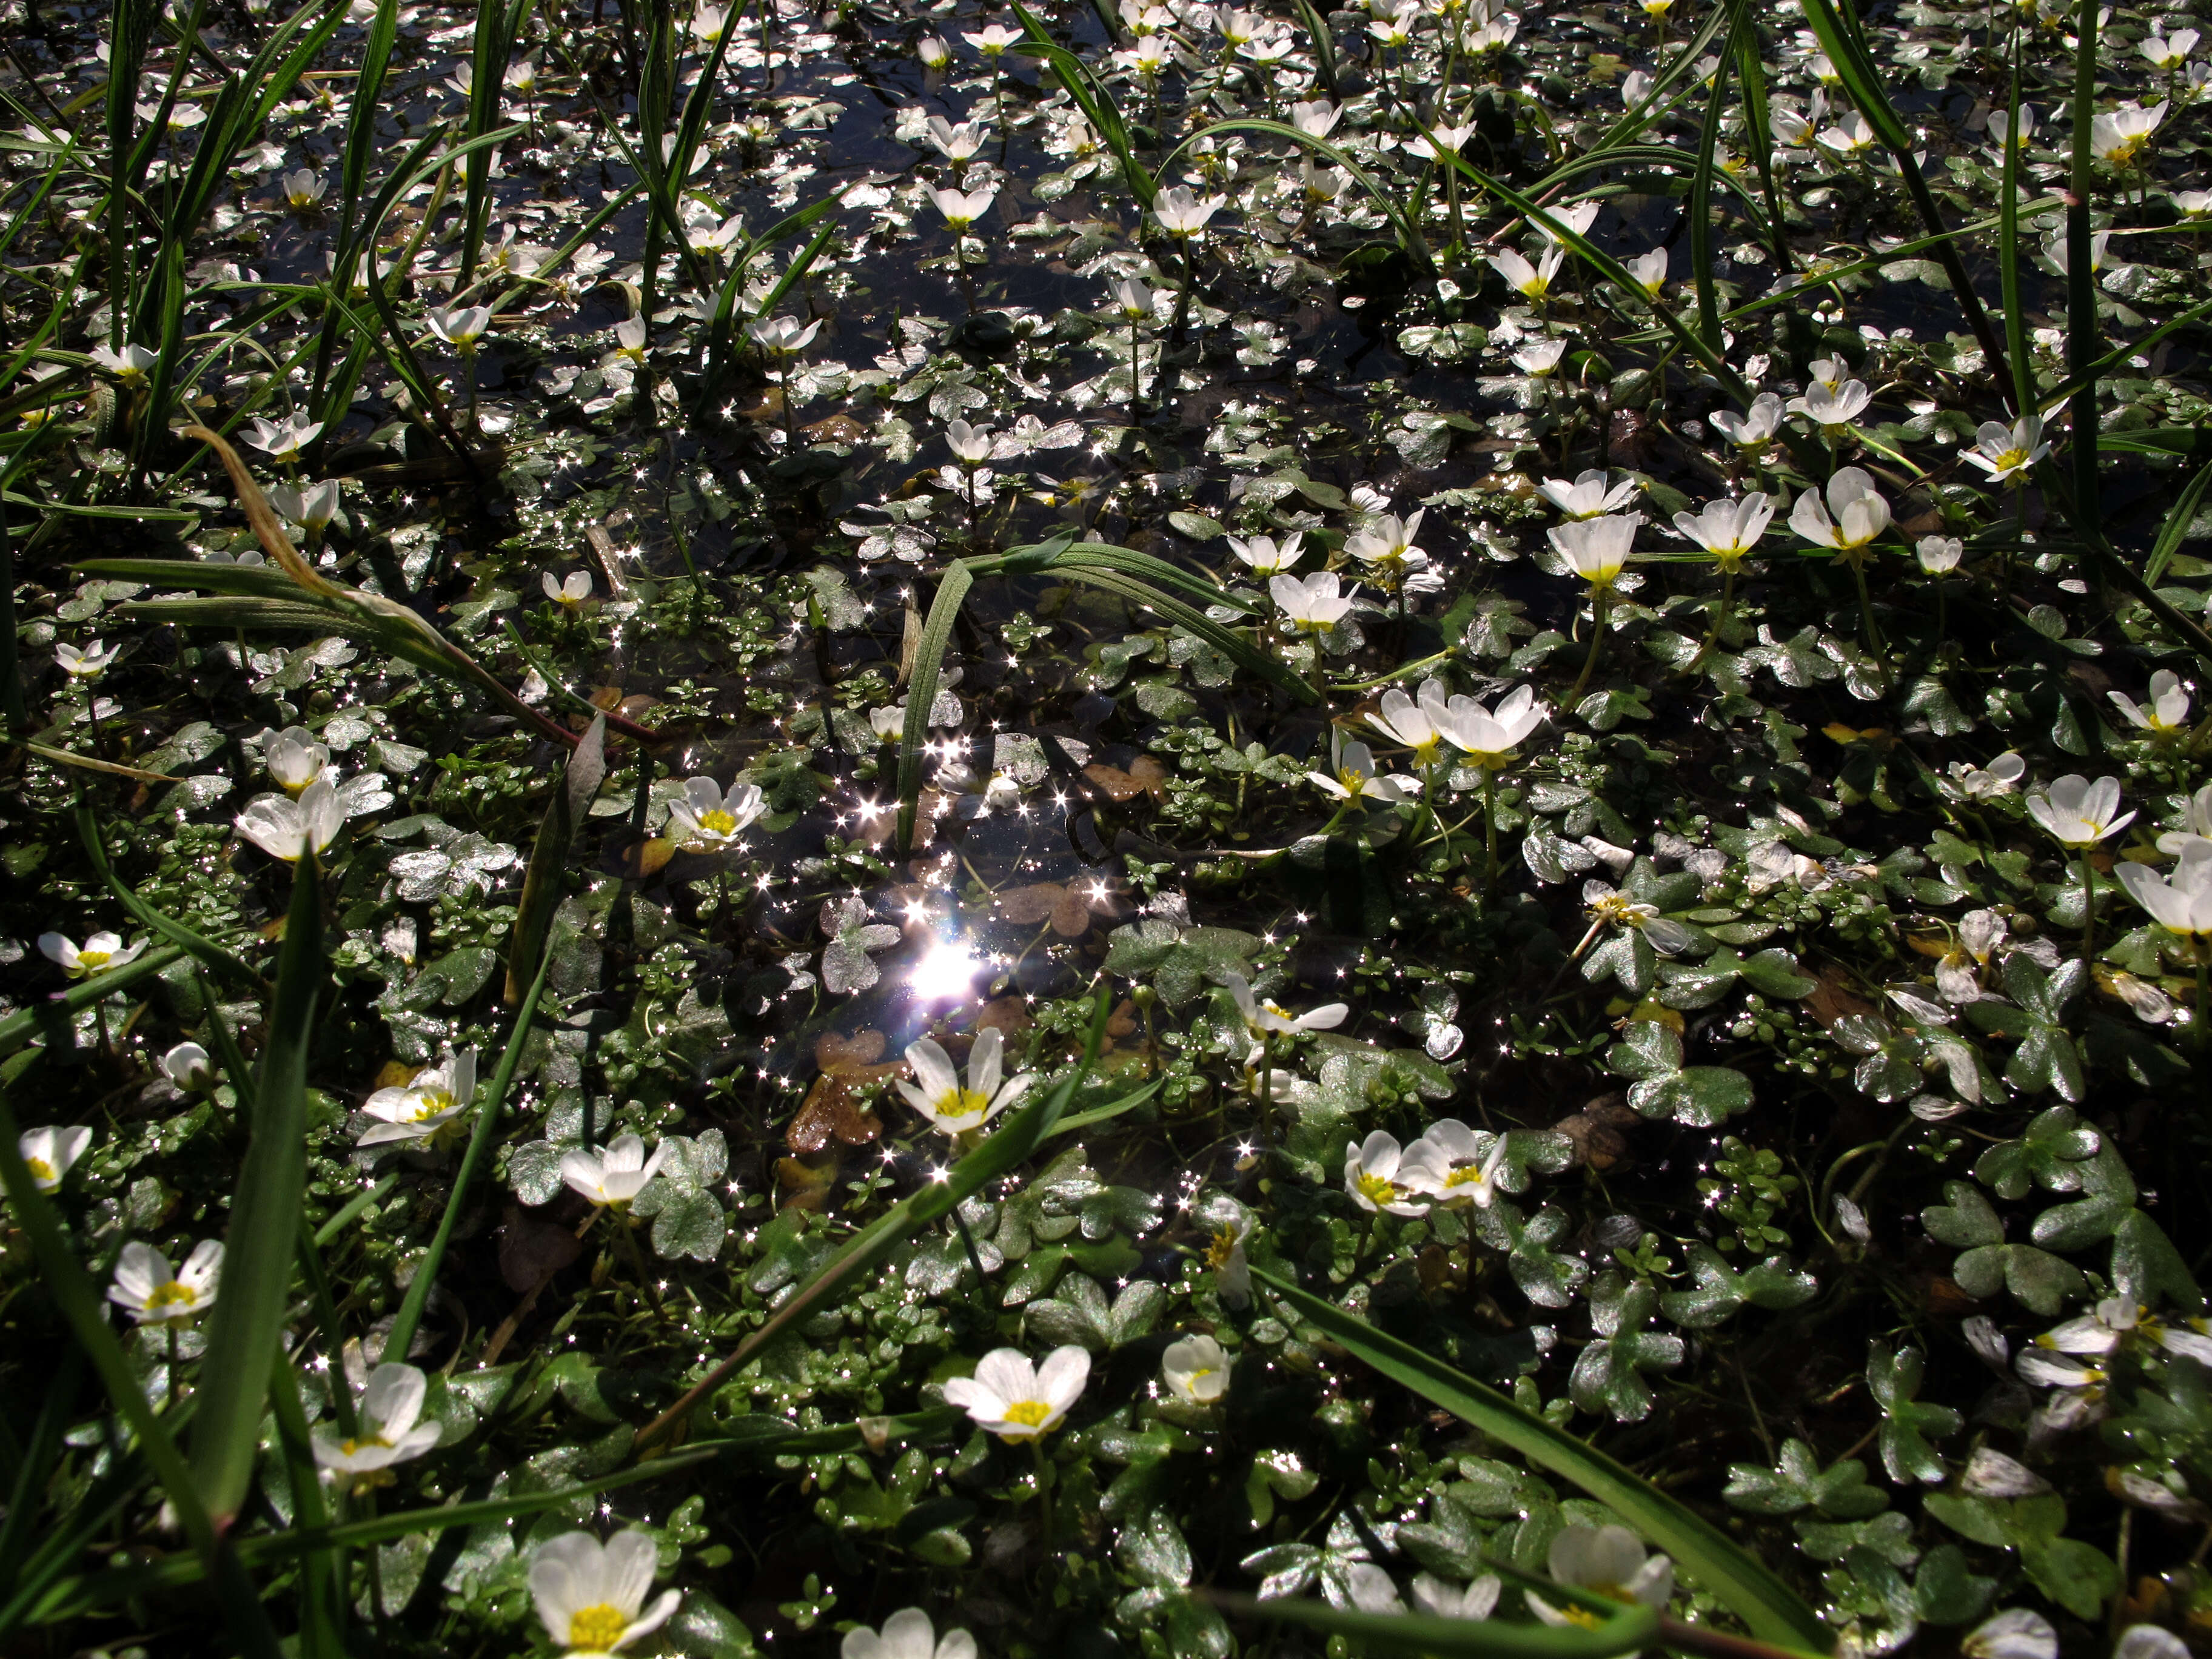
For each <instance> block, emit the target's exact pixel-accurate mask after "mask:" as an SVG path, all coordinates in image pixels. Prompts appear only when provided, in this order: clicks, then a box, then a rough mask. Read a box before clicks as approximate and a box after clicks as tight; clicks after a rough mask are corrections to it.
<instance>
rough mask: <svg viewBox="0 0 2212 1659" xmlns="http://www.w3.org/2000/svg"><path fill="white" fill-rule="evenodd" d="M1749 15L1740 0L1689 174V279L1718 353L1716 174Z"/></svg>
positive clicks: (1703, 327) (1704, 331) (1702, 324)
mask: <svg viewBox="0 0 2212 1659" xmlns="http://www.w3.org/2000/svg"><path fill="white" fill-rule="evenodd" d="M1749 18H1750V13H1749V12H1748V11H1747V9H1744V7H1743V5H1742V3H1741V0H1738V3H1737V6H1736V8H1735V24H1734V26H1733V27H1734V33H1733V34H1732V35H1731V37H1730V40H1729V50H1728V51H1726V52H1723V53H1721V58H1720V65H1719V67H1718V68H1717V69H1715V70H1713V87H1712V91H1711V93H1709V94H1706V98H1705V122H1704V124H1703V125H1701V126H1700V127H1699V129H1698V166H1697V171H1696V172H1695V173H1692V174H1691V176H1690V281H1691V283H1692V286H1693V287H1694V288H1695V289H1696V291H1697V295H1698V332H1699V334H1700V335H1702V336H1703V337H1704V338H1705V343H1706V344H1707V345H1709V346H1711V348H1712V349H1714V350H1715V351H1716V352H1718V351H1720V350H1722V349H1723V348H1724V346H1725V342H1724V341H1723V339H1722V337H1721V299H1720V290H1719V289H1718V288H1717V286H1716V285H1715V283H1714V280H1713V175H1714V174H1715V173H1717V172H1718V171H1719V167H1718V166H1717V159H1718V156H1719V152H1720V141H1721V106H1722V105H1723V102H1725V101H1726V100H1727V97H1728V81H1729V70H1730V69H1731V68H1733V67H1734V66H1735V61H1736V56H1737V54H1736V52H1735V43H1736V40H1738V39H1740V38H1741V36H1742V35H1743V34H1744V33H1746V32H1747V30H1748V29H1749V27H1750V22H1749Z"/></svg>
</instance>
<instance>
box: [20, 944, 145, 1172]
mask: <svg viewBox="0 0 2212 1659" xmlns="http://www.w3.org/2000/svg"><path fill="white" fill-rule="evenodd" d="M184 959H185V947H184V946H183V945H156V946H155V947H154V948H153V949H151V950H149V951H142V952H141V953H140V954H139V955H137V957H133V958H131V960H130V961H129V962H126V963H124V964H123V965H122V966H121V967H120V968H111V969H108V970H107V971H106V973H104V974H94V975H91V976H90V977H88V978H85V979H81V980H79V981H77V982H76V984H74V985H72V986H70V987H69V989H67V990H66V991H58V992H56V993H55V994H54V995H53V996H52V997H51V998H50V999H48V1000H46V1001H45V1002H43V1003H33V1005H32V1006H29V1007H28V1008H19V1009H17V1010H16V1011H15V1012H14V1013H12V1014H9V1016H8V1017H7V1018H4V1019H0V1054H14V1053H15V1050H16V1049H18V1048H21V1047H22V1046H23V1045H24V1044H25V1043H27V1042H29V1041H30V1040H31V1039H32V1038H33V1037H34V1036H37V1035H38V1034H39V1030H40V1027H42V1026H44V1025H45V1024H46V1022H47V1021H48V1020H59V1021H64V1022H66V1021H67V1020H68V1019H70V1018H71V1017H72V1016H74V1015H75V1014H76V1012H78V1011H79V1010H80V1009H84V1008H89V1007H91V1006H92V1005H93V1004H94V1003H95V1002H104V1001H106V1000H107V999H108V998H109V997H112V996H113V995H114V994H116V993H117V992H118V991H125V990H128V989H129V988H130V987H131V986H133V985H136V984H137V982H138V981H140V980H142V979H150V978H152V977H153V976H154V975H155V974H158V973H160V972H161V970H162V969H165V968H172V967H174V966H175V965H176V964H177V963H179V962H182V961H183V960H184ZM14 1144H15V1143H14V1142H12V1141H10V1142H9V1145H10V1146H12V1145H14Z"/></svg>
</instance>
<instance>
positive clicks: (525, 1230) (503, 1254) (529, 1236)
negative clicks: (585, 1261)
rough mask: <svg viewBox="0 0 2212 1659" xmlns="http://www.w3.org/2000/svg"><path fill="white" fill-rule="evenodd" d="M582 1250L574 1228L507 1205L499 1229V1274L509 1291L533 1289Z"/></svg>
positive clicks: (517, 1206)
mask: <svg viewBox="0 0 2212 1659" xmlns="http://www.w3.org/2000/svg"><path fill="white" fill-rule="evenodd" d="M583 1253H584V1243H583V1241H582V1240H581V1239H580V1238H578V1237H576V1232H575V1229H574V1228H573V1227H571V1226H568V1225H564V1224H562V1223H561V1222H558V1221H548V1220H546V1219H545V1218H544V1217H543V1216H535V1215H532V1214H530V1213H529V1212H527V1211H526V1210H524V1209H523V1208H522V1207H521V1206H520V1205H514V1204H510V1205H508V1206H507V1218H506V1220H505V1221H504V1222H502V1223H501V1225H500V1230H499V1276H500V1277H501V1279H505V1280H506V1281H507V1289H509V1290H510V1291H534V1290H536V1289H537V1288H538V1286H539V1285H543V1284H544V1282H545V1281H546V1280H547V1279H550V1278H552V1277H553V1275H554V1274H555V1273H559V1272H560V1271H561V1269H562V1268H563V1267H567V1266H568V1264H569V1263H570V1262H572V1261H574V1260H575V1259H576V1258H577V1257H578V1256H580V1255H583Z"/></svg>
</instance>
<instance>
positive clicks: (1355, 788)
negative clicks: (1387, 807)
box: [1306, 728, 1420, 802]
mask: <svg viewBox="0 0 2212 1659" xmlns="http://www.w3.org/2000/svg"><path fill="white" fill-rule="evenodd" d="M1330 736H1331V738H1332V742H1331V745H1330V746H1331V747H1332V748H1334V750H1336V753H1335V755H1334V771H1335V775H1334V777H1332V776H1330V775H1328V773H1326V772H1309V773H1307V774H1306V781H1307V782H1309V783H1310V784H1312V785H1313V786H1314V787H1316V788H1317V789H1320V790H1322V791H1324V792H1325V793H1328V794H1332V795H1334V796H1335V797H1336V798H1337V799H1339V800H1381V801H1391V802H1397V801H1401V800H1404V799H1407V797H1408V796H1409V795H1412V794H1413V793H1416V792H1417V791H1419V788H1420V784H1419V781H1417V780H1415V779H1413V778H1401V777H1395V776H1393V775H1390V774H1389V773H1382V774H1377V773H1376V770H1375V751H1374V750H1371V749H1370V748H1369V747H1368V746H1367V745H1366V744H1364V743H1361V742H1359V741H1358V739H1356V738H1355V739H1353V740H1352V741H1351V742H1349V743H1347V742H1346V741H1345V738H1344V733H1343V732H1341V731H1340V730H1337V729H1335V728H1331V732H1330Z"/></svg>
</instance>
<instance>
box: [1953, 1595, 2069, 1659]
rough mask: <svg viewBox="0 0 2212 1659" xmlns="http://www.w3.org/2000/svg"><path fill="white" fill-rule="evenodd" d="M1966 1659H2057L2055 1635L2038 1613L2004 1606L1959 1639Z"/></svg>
mask: <svg viewBox="0 0 2212 1659" xmlns="http://www.w3.org/2000/svg"><path fill="white" fill-rule="evenodd" d="M1959 1651H1960V1653H1962V1654H1964V1655H1966V1659H2058V1632H2057V1631H2055V1630H2053V1629H2052V1628H2051V1621H2050V1620H2048V1619H2045V1617H2044V1616H2043V1615H2042V1614H2041V1613H2030V1612H2029V1611H2028V1610H2027V1608H2026V1607H2007V1608H2006V1609H2005V1610H2004V1611H2003V1612H2002V1613H1998V1614H1996V1616H1995V1617H1993V1618H1990V1619H1985V1620H1983V1621H1982V1623H1981V1624H1980V1625H1978V1626H1976V1627H1975V1629H1974V1631H1973V1632H1972V1634H1971V1635H1968V1636H1966V1637H1965V1638H1962V1639H1961V1640H1960V1644H1959Z"/></svg>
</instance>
